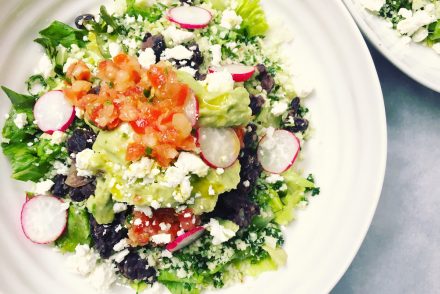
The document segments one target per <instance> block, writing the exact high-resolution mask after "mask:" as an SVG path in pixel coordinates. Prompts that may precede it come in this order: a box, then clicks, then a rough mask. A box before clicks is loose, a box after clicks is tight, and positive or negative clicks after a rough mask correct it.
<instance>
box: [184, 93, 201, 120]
mask: <svg viewBox="0 0 440 294" xmlns="http://www.w3.org/2000/svg"><path fill="white" fill-rule="evenodd" d="M183 110H184V112H185V115H186V117H187V118H188V119H189V120H190V122H191V125H192V126H193V127H194V126H195V125H196V124H197V120H198V119H199V113H200V105H199V100H198V99H197V97H196V96H195V95H194V94H193V95H191V97H190V98H189V99H188V101H187V103H186V104H185V106H184V109H183Z"/></svg>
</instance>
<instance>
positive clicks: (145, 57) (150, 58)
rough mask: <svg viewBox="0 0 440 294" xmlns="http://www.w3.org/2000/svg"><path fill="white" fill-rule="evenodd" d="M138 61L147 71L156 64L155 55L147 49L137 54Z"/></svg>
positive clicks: (151, 50)
mask: <svg viewBox="0 0 440 294" xmlns="http://www.w3.org/2000/svg"><path fill="white" fill-rule="evenodd" d="M138 61H139V64H140V65H141V66H142V67H143V68H144V69H149V68H150V66H152V65H153V64H156V54H154V51H153V49H151V48H147V49H145V50H144V51H140V52H139V57H138Z"/></svg>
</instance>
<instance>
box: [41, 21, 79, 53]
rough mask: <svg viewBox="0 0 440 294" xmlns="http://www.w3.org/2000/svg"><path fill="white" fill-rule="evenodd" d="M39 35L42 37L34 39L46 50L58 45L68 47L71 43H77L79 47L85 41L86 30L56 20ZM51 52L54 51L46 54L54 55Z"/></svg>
mask: <svg viewBox="0 0 440 294" xmlns="http://www.w3.org/2000/svg"><path fill="white" fill-rule="evenodd" d="M40 35H41V37H42V38H39V39H36V40H35V41H36V42H37V43H40V44H41V45H43V47H45V48H46V51H47V49H51V50H52V49H54V48H56V46H58V45H63V46H64V47H66V48H69V47H70V46H72V45H73V44H75V45H78V46H79V47H84V46H85V41H84V40H83V38H84V36H86V35H87V32H85V31H81V30H77V29H74V28H72V27H71V26H69V25H67V24H65V23H62V22H60V21H57V20H56V21H54V22H52V23H51V24H50V25H49V26H48V27H47V28H45V29H44V30H42V31H40ZM55 50H56V49H55ZM53 52H54V51H50V53H52V54H48V55H49V56H51V57H54V54H53Z"/></svg>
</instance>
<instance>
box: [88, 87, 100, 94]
mask: <svg viewBox="0 0 440 294" xmlns="http://www.w3.org/2000/svg"><path fill="white" fill-rule="evenodd" d="M100 91H101V87H100V86H96V87H93V88H92V89H90V91H89V92H88V93H87V94H94V95H99V92H100Z"/></svg>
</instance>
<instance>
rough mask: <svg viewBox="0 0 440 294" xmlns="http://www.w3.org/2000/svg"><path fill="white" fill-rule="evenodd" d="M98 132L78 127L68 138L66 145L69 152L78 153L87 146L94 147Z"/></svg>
mask: <svg viewBox="0 0 440 294" xmlns="http://www.w3.org/2000/svg"><path fill="white" fill-rule="evenodd" d="M95 140H96V134H95V133H94V132H93V131H92V130H90V129H76V130H74V131H73V133H72V135H71V136H70V138H69V139H68V140H67V143H66V146H67V151H68V152H69V153H78V152H81V151H83V150H84V149H87V148H92V146H93V143H94V142H95Z"/></svg>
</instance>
